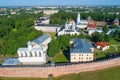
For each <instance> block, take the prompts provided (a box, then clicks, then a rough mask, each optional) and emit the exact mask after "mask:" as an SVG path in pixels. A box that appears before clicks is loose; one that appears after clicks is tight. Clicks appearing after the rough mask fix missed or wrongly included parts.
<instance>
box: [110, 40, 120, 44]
mask: <svg viewBox="0 0 120 80" xmlns="http://www.w3.org/2000/svg"><path fill="white" fill-rule="evenodd" d="M109 43H110V44H111V45H115V44H120V42H118V41H116V40H115V39H111V40H110V41H109Z"/></svg>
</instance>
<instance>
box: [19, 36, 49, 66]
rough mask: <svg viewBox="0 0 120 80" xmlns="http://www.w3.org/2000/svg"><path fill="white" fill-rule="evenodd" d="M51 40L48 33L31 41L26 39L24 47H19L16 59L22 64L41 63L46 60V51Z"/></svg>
mask: <svg viewBox="0 0 120 80" xmlns="http://www.w3.org/2000/svg"><path fill="white" fill-rule="evenodd" d="M50 41H51V37H50V35H49V34H45V35H43V36H41V37H38V38H36V39H35V40H33V41H28V43H27V45H28V47H26V48H19V49H18V51H17V53H18V60H19V61H20V64H22V65H41V64H45V63H46V62H47V60H46V55H47V54H46V51H47V48H48V44H49V43H50Z"/></svg>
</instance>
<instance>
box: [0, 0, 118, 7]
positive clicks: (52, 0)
mask: <svg viewBox="0 0 120 80" xmlns="http://www.w3.org/2000/svg"><path fill="white" fill-rule="evenodd" d="M47 5H53V6H54V5H120V0H0V6H47Z"/></svg>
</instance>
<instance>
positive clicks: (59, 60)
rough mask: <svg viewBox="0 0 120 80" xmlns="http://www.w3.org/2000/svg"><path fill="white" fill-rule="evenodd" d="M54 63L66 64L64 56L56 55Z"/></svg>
mask: <svg viewBox="0 0 120 80" xmlns="http://www.w3.org/2000/svg"><path fill="white" fill-rule="evenodd" d="M53 61H54V62H68V60H67V58H66V57H65V56H64V54H63V53H58V54H56V55H55V57H54V58H53Z"/></svg>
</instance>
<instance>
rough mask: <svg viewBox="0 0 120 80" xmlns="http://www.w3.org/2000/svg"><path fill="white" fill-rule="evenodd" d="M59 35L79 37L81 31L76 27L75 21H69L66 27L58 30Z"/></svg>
mask: <svg viewBox="0 0 120 80" xmlns="http://www.w3.org/2000/svg"><path fill="white" fill-rule="evenodd" d="M57 32H58V33H57V35H58V36H60V35H65V34H70V35H75V34H77V35H79V34H80V32H81V29H79V28H77V27H76V24H75V21H74V20H71V19H70V20H69V21H67V22H66V23H65V25H64V26H62V27H60V28H58V29H57Z"/></svg>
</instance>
